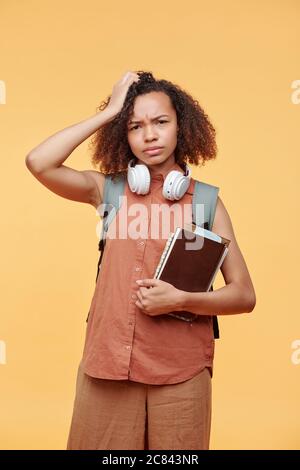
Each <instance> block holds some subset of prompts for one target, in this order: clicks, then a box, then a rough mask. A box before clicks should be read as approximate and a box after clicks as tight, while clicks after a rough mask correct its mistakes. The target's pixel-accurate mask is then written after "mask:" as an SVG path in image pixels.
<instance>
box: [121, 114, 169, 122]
mask: <svg viewBox="0 0 300 470" xmlns="http://www.w3.org/2000/svg"><path fill="white" fill-rule="evenodd" d="M163 116H167V117H169V116H168V114H161V115H160V116H156V117H154V118H153V119H151V121H155V120H156V119H158V118H160V117H163ZM140 122H142V121H129V123H128V124H139V123H140Z"/></svg>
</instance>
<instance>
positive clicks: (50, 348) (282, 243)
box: [0, 0, 300, 449]
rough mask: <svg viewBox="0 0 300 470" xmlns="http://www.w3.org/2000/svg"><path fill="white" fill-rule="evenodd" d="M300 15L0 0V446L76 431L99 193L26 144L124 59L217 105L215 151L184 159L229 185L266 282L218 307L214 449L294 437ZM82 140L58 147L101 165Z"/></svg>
mask: <svg viewBox="0 0 300 470" xmlns="http://www.w3.org/2000/svg"><path fill="white" fill-rule="evenodd" d="M299 16H300V2H299V1H298V0H286V1H283V0H281V1H278V0H272V1H271V0H263V1H258V0H256V1H253V0H247V1H243V2H241V1H238V0H236V1H234V0H230V1H222V0H219V1H210V2H207V1H199V0H197V1H196V0H194V1H190V0H187V1H186V2H184V3H182V2H177V3H176V2H174V1H171V0H167V1H164V2H162V1H160V0H154V1H151V2H141V1H136V0H131V1H130V2H121V1H119V2H116V1H111V2H107V1H106V2H102V1H95V0H94V1H93V0H86V1H84V2H74V1H73V0H72V1H71V0H70V1H69V0H68V1H66V0H64V1H61V0H60V1H58V0H54V1H53V0H51V1H43V2H40V1H38V0H32V1H30V0H25V1H16V0H2V1H1V3H0V56H1V69H0V80H3V81H4V82H5V85H6V103H5V104H1V105H0V125H1V127H0V129H1V143H0V146H1V147H0V155H1V206H2V209H1V267H2V269H1V323H0V340H1V341H4V342H5V344H6V363H5V364H0V390H1V401H0V416H1V424H0V447H1V449H64V448H65V447H66V440H67V435H68V430H69V425H70V420H71V413H72V407H73V399H74V394H75V379H76V373H77V367H78V364H79V361H80V358H81V354H82V348H83V341H84V335H85V327H86V323H85V319H86V316H87V312H88V309H89V305H90V301H91V297H92V293H93V290H94V282H95V276H96V267H97V261H98V251H97V243H98V240H97V236H96V225H97V223H98V222H99V217H97V215H96V211H95V210H94V208H93V207H92V206H90V205H87V204H78V203H76V202H73V201H70V200H66V199H63V198H61V197H59V196H57V195H55V194H54V193H52V192H50V191H49V190H48V189H47V188H46V187H44V186H43V185H41V184H40V183H39V182H38V181H37V180H36V179H35V178H34V177H33V176H32V175H31V174H30V172H29V171H28V170H27V168H26V166H25V156H26V154H27V153H28V152H29V151H30V150H31V149H32V148H33V147H35V146H36V145H38V144H39V143H40V142H41V141H42V140H44V139H46V138H47V137H48V136H50V135H52V134H54V133H55V132H57V131H58V130H61V129H63V128H65V127H67V126H69V125H72V124H75V123H77V122H79V121H81V120H83V119H85V118H87V117H88V116H91V115H93V114H94V113H95V112H96V106H97V105H98V104H99V103H100V101H101V100H102V99H104V98H106V97H107V96H108V95H109V94H111V91H112V87H113V85H114V83H115V82H116V81H117V80H119V79H120V77H121V75H122V74H123V73H125V71H127V70H148V71H149V70H150V71H152V72H153V74H154V76H156V77H157V78H165V79H169V80H171V81H173V82H175V83H178V84H179V85H181V86H182V87H183V88H184V89H186V90H187V91H189V92H190V93H191V94H192V95H193V96H194V97H195V98H196V99H198V100H199V102H200V104H201V105H202V106H203V107H204V109H205V111H206V112H207V113H208V115H209V117H210V119H211V120H212V122H213V124H214V126H215V127H216V130H217V143H218V147H219V152H218V157H217V159H216V160H215V161H212V162H208V163H207V164H206V166H205V167H203V168H202V169H201V170H200V169H199V168H198V169H196V168H195V167H193V173H192V174H193V176H194V177H196V178H200V179H203V181H205V182H207V183H210V184H213V185H216V186H218V187H220V193H219V195H220V197H221V198H222V200H223V202H224V204H225V206H226V208H227V210H228V212H229V214H230V216H231V219H232V222H233V227H234V230H235V234H236V237H237V240H238V243H239V246H240V248H241V250H242V253H243V255H244V257H245V260H246V262H247V266H248V269H249V271H250V274H251V277H252V280H253V283H254V286H255V290H256V295H257V304H256V308H255V310H254V311H253V312H252V313H250V314H243V315H229V316H227V317H225V316H223V317H220V316H219V323H220V333H221V339H219V340H216V351H215V366H214V378H213V420H212V433H211V449H299V448H300V424H299V423H300V409H299V395H300V393H299V392H300V386H299V382H300V380H299V379H300V363H299V362H300V357H299V356H300V354H298V353H297V352H296V351H295V352H294V357H296V358H298V360H296V361H294V362H293V361H292V354H293V349H292V342H293V341H295V340H297V339H298V340H299V339H300V320H299V318H300V315H299V247H298V243H297V241H296V240H297V238H298V235H299V189H298V188H299V169H300V165H299V150H300V144H299V142H300V139H299V121H300V103H299V104H297V102H293V101H292V93H293V89H292V83H293V82H294V81H295V80H299V79H300V70H299V60H298V59H299V39H300V37H299V36H300V31H299ZM294 96H295V95H294ZM298 102H299V93H298ZM88 142H89V139H88V140H87V141H85V142H84V143H83V144H81V145H80V146H79V147H78V148H77V149H76V150H75V151H74V152H73V153H72V154H71V156H70V157H69V158H68V159H67V160H66V162H65V163H66V164H67V165H69V166H71V167H73V168H76V169H93V167H92V165H91V163H90V157H91V155H90V152H89V150H88ZM223 285H224V281H223V278H222V276H221V275H218V277H217V279H216V281H215V283H214V288H215V289H217V288H219V287H221V286H223Z"/></svg>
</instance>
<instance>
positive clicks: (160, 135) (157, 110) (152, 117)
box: [127, 91, 178, 166]
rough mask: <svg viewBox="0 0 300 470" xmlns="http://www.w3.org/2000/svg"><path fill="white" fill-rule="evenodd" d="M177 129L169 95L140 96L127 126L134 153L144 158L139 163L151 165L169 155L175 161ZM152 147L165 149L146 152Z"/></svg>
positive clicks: (130, 144)
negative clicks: (157, 151)
mask: <svg viewBox="0 0 300 470" xmlns="http://www.w3.org/2000/svg"><path fill="white" fill-rule="evenodd" d="M137 121H138V122H137ZM177 130H178V126H177V117H176V111H175V109H174V108H173V106H172V103H171V100H170V98H169V96H168V95H166V94H165V93H163V92H157V91H154V92H150V93H147V94H146V95H140V96H137V98H136V99H135V102H134V111H133V116H132V117H131V118H130V120H129V122H128V125H127V138H128V143H129V146H130V148H131V151H132V153H133V154H134V155H135V156H136V157H137V158H138V160H140V161H139V162H138V163H145V164H146V165H148V166H151V165H158V164H160V163H163V162H165V161H166V160H168V159H169V158H170V159H172V160H173V161H175V158H174V150H175V148H176V145H177ZM149 147H162V149H160V150H159V153H156V154H154V153H153V154H150V153H147V152H146V151H145V150H146V149H147V148H149Z"/></svg>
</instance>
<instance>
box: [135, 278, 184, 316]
mask: <svg viewBox="0 0 300 470" xmlns="http://www.w3.org/2000/svg"><path fill="white" fill-rule="evenodd" d="M136 282H137V284H138V285H139V286H140V288H139V289H138V291H137V296H138V300H137V301H136V303H135V304H136V305H137V306H138V307H139V309H141V310H142V311H143V312H144V313H146V314H147V315H151V316H155V315H161V314H163V313H170V312H173V311H177V310H183V308H182V292H183V291H181V290H179V289H176V287H174V286H173V285H172V284H169V283H168V282H165V281H161V280H160V279H142V280H139V281H136Z"/></svg>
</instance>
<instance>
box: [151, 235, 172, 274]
mask: <svg viewBox="0 0 300 470" xmlns="http://www.w3.org/2000/svg"><path fill="white" fill-rule="evenodd" d="M173 237H174V233H173V232H172V233H171V234H170V235H169V238H168V240H167V241H166V244H165V248H164V251H163V252H162V255H161V257H160V260H159V263H158V265H157V268H156V271H155V274H154V279H157V277H158V275H159V273H160V269H161V266H162V264H163V262H164V259H165V257H166V254H167V252H168V250H169V246H170V245H171V243H172V239H173Z"/></svg>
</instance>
